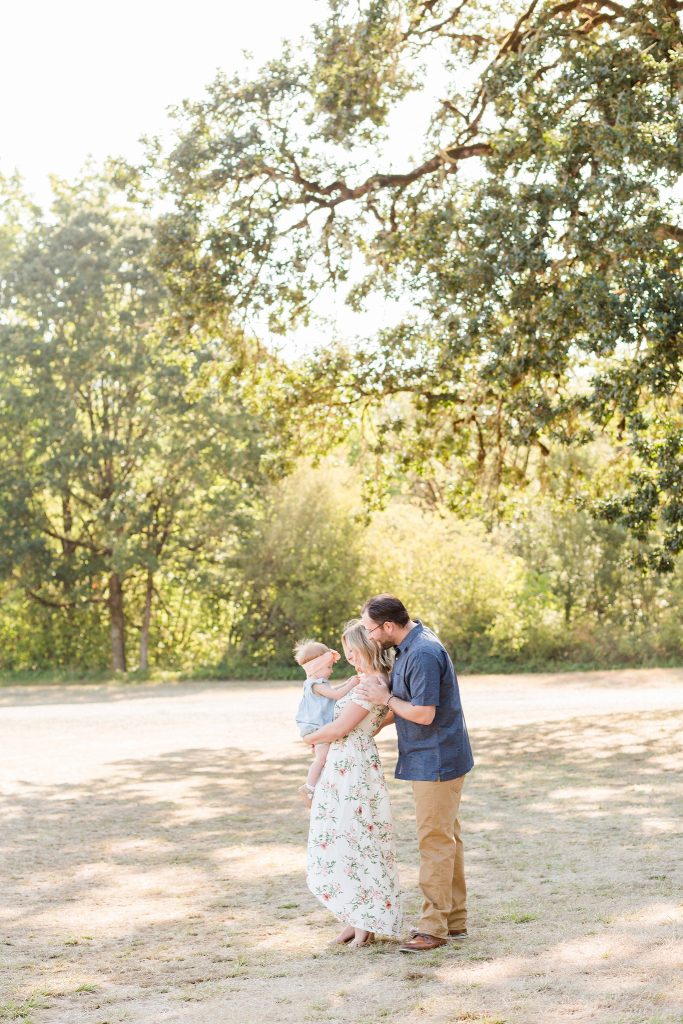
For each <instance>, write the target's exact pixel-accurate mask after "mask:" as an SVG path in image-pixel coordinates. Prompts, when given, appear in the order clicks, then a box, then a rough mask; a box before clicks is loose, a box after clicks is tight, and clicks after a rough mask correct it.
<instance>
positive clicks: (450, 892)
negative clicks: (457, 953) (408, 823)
mask: <svg viewBox="0 0 683 1024" xmlns="http://www.w3.org/2000/svg"><path fill="white" fill-rule="evenodd" d="M464 781H465V776H464V775H461V776H460V778H459V779H452V780H451V781H449V782H413V796H414V798H415V817H416V819H417V839H418V843H419V847H420V888H421V889H422V895H423V896H424V902H423V904H422V916H421V917H420V922H419V924H418V926H417V930H418V931H419V932H424V933H425V934H426V935H436V936H437V937H438V938H440V939H445V938H447V936H448V932H449V931H462V930H464V929H465V928H466V927H467V907H466V902H467V890H466V888H465V857H464V851H463V845H462V839H461V838H460V822H459V821H458V809H459V807H460V796H461V794H462V784H463V782H464Z"/></svg>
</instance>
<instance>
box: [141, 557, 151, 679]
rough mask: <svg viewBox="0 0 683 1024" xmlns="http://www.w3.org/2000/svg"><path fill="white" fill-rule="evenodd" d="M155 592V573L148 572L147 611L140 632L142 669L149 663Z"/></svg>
mask: <svg viewBox="0 0 683 1024" xmlns="http://www.w3.org/2000/svg"><path fill="white" fill-rule="evenodd" d="M153 593H154V575H153V573H152V570H151V569H149V570H148V572H147V591H146V593H145V612H144V615H143V616H142V632H141V634H140V670H141V671H143V672H144V670H145V669H146V668H147V666H148V665H149V624H150V622H151V621H152V595H153Z"/></svg>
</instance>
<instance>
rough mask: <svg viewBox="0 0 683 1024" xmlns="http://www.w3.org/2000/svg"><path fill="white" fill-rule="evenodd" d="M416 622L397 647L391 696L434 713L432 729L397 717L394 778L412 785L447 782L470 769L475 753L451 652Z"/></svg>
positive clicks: (392, 673) (392, 674)
mask: <svg viewBox="0 0 683 1024" xmlns="http://www.w3.org/2000/svg"><path fill="white" fill-rule="evenodd" d="M414 621H415V622H416V623H417V625H416V626H414V627H413V629H411V631H410V633H408V635H407V637H406V638H405V640H403V641H402V642H401V643H400V644H399V646H398V647H397V648H396V661H395V662H394V667H393V669H392V672H391V692H392V693H393V694H394V695H395V696H396V697H399V698H400V699H401V700H407V701H410V703H411V704H415V705H421V706H424V705H428V706H429V705H434V706H435V707H436V714H435V716H434V721H433V722H432V723H431V724H430V725H418V724H417V723H416V722H407V721H406V719H405V718H399V716H398V715H396V719H395V720H396V733H397V735H398V762H397V764H396V772H395V775H396V778H397V779H407V780H410V781H413V782H446V781H448V780H449V779H457V778H459V777H460V776H461V775H466V774H467V772H469V771H470V770H471V769H472V766H473V765H474V759H473V757H472V748H471V746H470V739H469V736H468V735H467V726H466V725H465V718H464V715H463V711H462V704H461V703H460V689H459V687H458V678H457V676H456V674H455V669H454V668H453V662H452V661H451V659H450V657H449V656H448V651H447V650H446V648H445V647H444V646H443V644H442V643H441V641H440V640H439V638H438V637H437V636H435V635H434V633H432V631H431V629H428V628H427V627H426V626H423V624H422V623H421V622H420V620H419V619H415V620H414Z"/></svg>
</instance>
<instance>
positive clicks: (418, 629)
mask: <svg viewBox="0 0 683 1024" xmlns="http://www.w3.org/2000/svg"><path fill="white" fill-rule="evenodd" d="M413 622H414V623H415V625H414V626H413V628H412V629H411V631H410V633H408V634H407V636H404V638H403V640H401V643H400V644H396V645H395V646H396V653H397V654H400V653H401V652H402V651H405V650H406V649H407V648H408V647H410V645H411V644H412V643H413V642H414V641H415V640H416V639H417V635H418V633H423V632H424V626H423V625H422V622H421V621H420V619H413Z"/></svg>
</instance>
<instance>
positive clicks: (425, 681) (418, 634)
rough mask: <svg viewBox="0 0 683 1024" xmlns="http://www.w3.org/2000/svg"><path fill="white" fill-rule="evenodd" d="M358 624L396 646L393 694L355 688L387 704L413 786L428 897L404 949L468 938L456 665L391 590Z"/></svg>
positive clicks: (462, 739) (401, 771)
mask: <svg viewBox="0 0 683 1024" xmlns="http://www.w3.org/2000/svg"><path fill="white" fill-rule="evenodd" d="M361 622H362V623H363V625H364V626H365V628H366V629H367V631H368V634H369V635H370V636H372V637H374V639H375V640H377V642H378V643H380V644H381V645H382V647H385V648H387V647H395V648H396V661H395V662H394V667H393V669H392V672H391V691H389V689H388V687H386V686H385V685H384V684H383V683H379V682H364V683H361V684H360V685H359V686H358V687H357V690H356V692H357V693H358V694H359V695H360V696H362V697H364V698H365V699H366V700H370V701H373V702H374V703H376V704H386V705H387V706H388V708H389V710H390V712H391V718H390V719H389V721H391V720H393V721H394V722H395V724H396V732H397V735H398V762H397V764H396V773H395V774H396V778H397V779H408V780H410V781H411V782H412V784H413V797H414V800H415V817H416V819H417V837H418V843H419V848H420V889H421V890H422V895H423V897H424V901H423V904H422V915H421V917H420V920H419V923H418V926H417V928H416V929H415V931H414V932H413V933H412V936H411V938H410V939H409V940H408V941H407V942H405V943H404V944H403V945H402V946H401V952H403V953H421V952H427V951H428V950H432V949H437V948H438V947H439V946H443V945H445V944H446V942H447V941H448V939H449V938H451V939H462V938H465V937H466V935H467V907H466V895H467V894H466V888H465V862H464V855H463V844H462V839H461V837H460V823H459V821H458V809H459V806H460V796H461V793H462V785H463V781H464V777H465V775H466V774H467V772H469V771H470V770H471V768H472V765H473V764H474V761H473V759H472V749H471V747H470V741H469V737H468V735H467V728H466V726H465V719H464V717H463V712H462V705H461V703H460V691H459V688H458V680H457V677H456V674H455V670H454V668H453V663H452V661H451V659H450V657H449V656H448V652H447V651H446V648H445V647H444V646H443V644H442V643H441V641H440V640H439V639H438V637H436V636H435V635H434V633H432V631H431V630H430V629H427V628H426V627H425V626H423V624H422V623H421V622H420V621H419V619H415V620H413V619H411V618H410V616H409V615H408V612H407V611H406V609H405V607H404V605H403V604H402V602H401V601H399V599H398V598H397V597H392V596H391V595H389V594H380V595H379V596H378V597H373V598H371V599H370V600H369V601H368V602H367V604H366V605H365V607H364V608H363V611H362V613H361Z"/></svg>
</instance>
